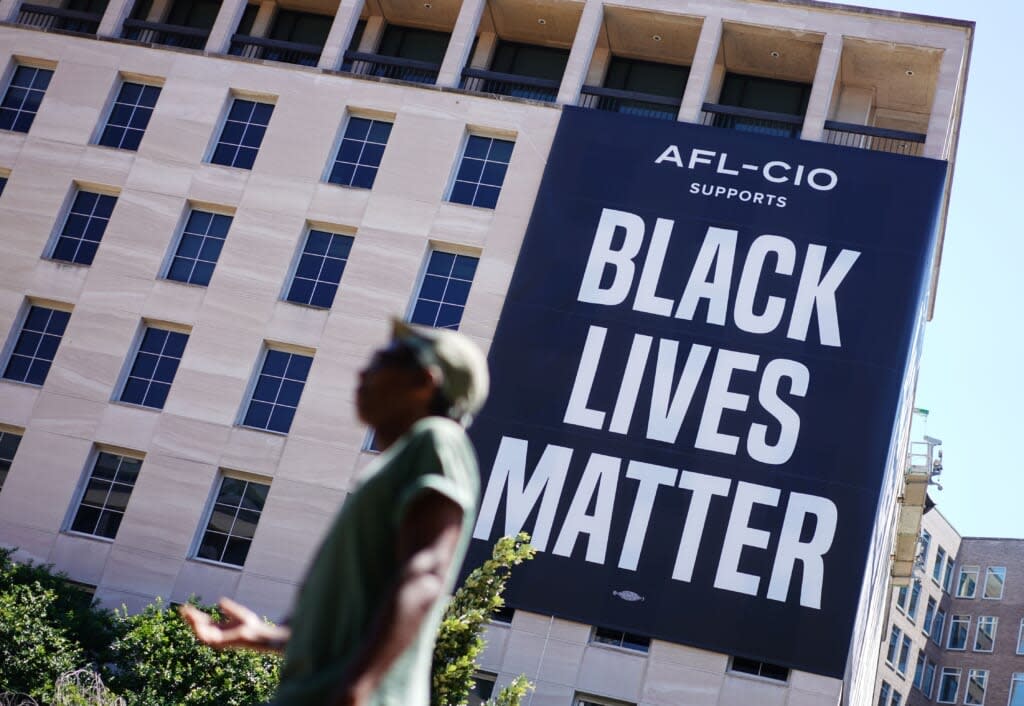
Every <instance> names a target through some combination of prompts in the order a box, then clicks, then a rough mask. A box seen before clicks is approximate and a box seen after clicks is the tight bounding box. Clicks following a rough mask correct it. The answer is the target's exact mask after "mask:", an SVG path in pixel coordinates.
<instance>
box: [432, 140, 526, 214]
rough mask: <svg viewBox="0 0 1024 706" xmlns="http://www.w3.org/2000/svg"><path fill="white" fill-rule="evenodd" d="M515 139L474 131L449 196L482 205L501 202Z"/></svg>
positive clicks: (487, 205)
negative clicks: (474, 133) (502, 188)
mask: <svg viewBox="0 0 1024 706" xmlns="http://www.w3.org/2000/svg"><path fill="white" fill-rule="evenodd" d="M513 147H515V142H512V141H511V140H499V139H498V138H496V137H481V136H480V135H470V136H469V139H468V140H467V141H466V149H465V151H464V152H463V153H462V161H461V162H460V163H459V171H458V173H457V174H456V175H455V183H454V184H453V185H452V192H451V195H450V196H449V198H448V200H449V201H452V202H454V203H464V204H467V205H469V206H479V207H480V208H494V207H495V206H496V205H497V204H498V196H499V195H500V194H501V186H502V184H503V183H504V182H505V173H506V172H507V171H508V163H509V161H510V160H511V159H512V148H513Z"/></svg>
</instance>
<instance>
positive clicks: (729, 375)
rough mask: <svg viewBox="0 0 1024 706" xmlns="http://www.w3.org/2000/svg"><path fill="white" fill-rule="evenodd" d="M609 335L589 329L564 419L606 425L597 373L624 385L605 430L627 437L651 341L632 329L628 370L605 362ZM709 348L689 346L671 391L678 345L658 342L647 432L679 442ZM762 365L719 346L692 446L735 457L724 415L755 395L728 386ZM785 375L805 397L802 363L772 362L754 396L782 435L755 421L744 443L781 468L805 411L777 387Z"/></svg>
mask: <svg viewBox="0 0 1024 706" xmlns="http://www.w3.org/2000/svg"><path fill="white" fill-rule="evenodd" d="M607 333H608V330H607V329H605V328H603V327H601V326H591V327H590V329H589V331H588V332H587V341H586V343H585V344H584V347H583V356H582V358H581V360H580V367H579V369H578V370H577V372H576V380H575V382H574V383H573V388H572V392H571V394H570V395H569V404H568V405H567V407H566V410H565V414H564V416H563V418H562V421H563V422H565V423H567V424H573V425H575V426H583V427H588V428H590V429H603V428H604V420H605V418H606V416H607V415H606V413H605V412H603V411H601V410H599V409H593V408H591V407H589V406H588V405H589V404H590V396H591V391H592V389H593V387H594V384H595V382H596V380H597V379H598V378H599V377H601V378H604V379H613V380H617V381H620V382H621V385H620V387H619V393H618V397H617V400H616V402H615V410H614V412H613V414H612V422H611V425H610V426H609V427H608V431H611V432H614V433H617V434H626V433H628V432H629V429H630V425H631V423H632V420H633V415H634V413H635V411H636V407H637V400H638V398H639V397H640V393H641V391H642V390H643V372H644V369H645V368H646V362H647V359H648V358H649V357H650V350H651V346H652V342H653V339H652V338H651V337H650V336H645V335H643V334H639V333H638V334H634V336H633V344H632V346H631V348H630V353H629V358H628V359H627V361H626V369H625V371H623V370H622V369H620V368H618V367H610V366H613V365H614V361H613V362H612V363H610V364H605V365H604V366H602V362H603V361H602V354H603V353H604V346H605V339H606V337H607ZM711 350H712V349H711V348H709V347H708V346H703V345H700V344H693V345H691V346H690V350H689V352H688V353H687V355H686V360H685V362H684V363H683V371H682V373H681V375H680V376H679V381H678V383H677V384H676V386H675V389H674V390H673V386H672V381H673V380H674V379H675V377H676V369H677V367H678V351H679V342H678V341H673V340H672V339H669V338H663V339H659V341H658V355H657V360H656V361H655V364H654V365H655V371H654V380H653V382H650V383H648V384H649V385H651V388H650V390H649V392H648V393H647V395H646V399H648V400H649V405H648V409H647V425H646V431H645V435H646V437H647V438H648V439H652V440H656V441H663V442H666V443H670V444H675V443H677V441H678V437H679V433H680V431H681V429H682V425H683V419H684V418H685V416H686V413H687V411H688V410H689V408H690V404H691V402H692V401H693V397H694V394H695V392H696V389H697V385H698V383H699V382H700V379H701V378H702V377H703V375H704V373H705V371H706V370H707V368H708V361H709V359H710V357H711ZM758 370H761V357H760V356H758V355H754V354H753V353H741V352H738V351H730V350H727V349H724V348H720V349H718V351H717V353H716V354H715V359H714V364H713V365H712V366H711V371H710V376H711V377H710V384H709V389H708V394H707V396H706V397H705V399H704V402H703V404H704V407H703V410H702V412H701V417H700V424H699V425H698V427H697V437H696V440H695V441H694V447H695V448H698V449H703V450H705V451H715V452H717V453H722V454H728V455H731V456H735V455H736V453H737V450H738V448H739V442H740V437H738V436H734V435H730V434H724V433H722V432H721V431H720V426H721V421H722V415H723V413H724V412H725V411H726V410H733V411H735V412H745V411H746V410H747V407H748V403H749V400H750V395H748V394H743V393H740V392H736V391H734V390H733V389H731V387H730V385H731V383H732V381H733V380H734V379H735V378H736V377H737V375H736V373H737V371H739V372H741V373H757V371H758ZM784 379H786V380H789V394H790V396H792V397H805V396H806V395H807V387H808V385H809V381H810V372H809V371H808V370H807V368H806V366H804V365H803V363H799V362H797V361H795V360H787V359H785V358H777V359H773V360H769V361H767V363H765V365H764V370H763V371H762V372H761V381H760V384H759V385H758V388H757V401H758V403H759V404H760V405H761V407H762V408H763V409H764V410H765V411H766V412H767V413H768V414H769V415H770V416H771V417H772V418H773V419H774V420H775V422H776V423H777V424H778V429H779V439H778V441H776V442H775V443H774V444H769V443H768V427H767V425H765V424H763V423H759V422H751V424H750V427H749V433H748V435H747V441H746V449H747V453H749V454H750V456H751V458H753V459H754V460H757V461H760V462H761V463H766V464H770V465H776V466H777V465H781V464H783V463H785V462H786V461H788V460H789V458H790V456H792V454H793V451H794V449H795V448H796V442H797V437H798V436H799V433H800V416H799V415H798V414H797V413H796V412H795V411H794V410H793V409H792V407H790V406H789V405H788V404H786V403H785V402H784V401H783V400H782V398H781V397H780V393H779V388H780V387H781V386H782V381H783V380H784ZM670 395H671V396H670Z"/></svg>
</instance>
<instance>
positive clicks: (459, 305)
mask: <svg viewBox="0 0 1024 706" xmlns="http://www.w3.org/2000/svg"><path fill="white" fill-rule="evenodd" d="M478 262H479V259H478V258H475V257H470V256H469V255H456V254H454V253H448V252H442V251H440V250H434V251H433V252H431V253H430V260H429V261H428V262H427V271H426V273H425V274H424V275H423V282H422V283H421V284H420V291H419V294H418V295H417V297H416V304H415V306H414V307H413V311H412V316H411V317H410V321H411V322H412V323H414V324H423V325H425V326H434V327H437V328H450V329H457V328H459V323H460V322H461V321H462V312H463V311H464V310H465V308H466V300H467V299H468V298H469V288H470V287H471V286H472V284H473V276H474V275H475V274H476V267H477V263H478Z"/></svg>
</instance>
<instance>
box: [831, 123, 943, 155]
mask: <svg viewBox="0 0 1024 706" xmlns="http://www.w3.org/2000/svg"><path fill="white" fill-rule="evenodd" d="M925 138H926V136H925V135H923V134H921V133H917V132H905V131H903V130H888V129H886V128H880V127H873V126H871V125H855V124H853V123H841V122H837V121H835V120H826V121H825V139H824V141H825V142H827V143H829V144H830V145H845V146H846V147H859V148H860V149H864V150H876V151H878V152H892V153H893V154H908V155H913V156H914V157H920V156H921V155H922V154H923V153H924V143H925Z"/></svg>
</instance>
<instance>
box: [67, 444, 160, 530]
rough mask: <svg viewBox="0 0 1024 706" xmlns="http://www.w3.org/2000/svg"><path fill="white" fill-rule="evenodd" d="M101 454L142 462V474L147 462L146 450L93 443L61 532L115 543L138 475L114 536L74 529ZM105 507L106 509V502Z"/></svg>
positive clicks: (140, 472) (140, 468) (140, 466)
mask: <svg viewBox="0 0 1024 706" xmlns="http://www.w3.org/2000/svg"><path fill="white" fill-rule="evenodd" d="M100 454H109V455H111V456H116V457H118V458H122V459H124V458H128V459H132V460H135V461H138V462H139V464H140V465H139V474H140V475H141V474H142V466H144V465H145V463H146V453H145V452H144V451H138V450H136V449H126V448H122V447H117V446H107V445H103V444H93V447H92V448H91V449H90V450H89V454H88V456H87V457H86V461H85V467H84V469H83V470H82V472H81V473H80V475H79V479H78V484H77V485H76V486H75V492H74V494H73V495H72V496H71V503H70V505H69V506H68V509H67V512H66V513H65V515H64V521H63V522H62V523H61V532H62V533H63V534H67V535H69V536H72V537H84V538H85V539H92V540H96V541H99V542H105V543H107V544H113V543H114V542H115V541H117V533H118V532H119V531H120V529H121V524H122V523H123V522H124V517H125V515H127V514H128V506H129V504H130V503H131V496H132V493H134V491H135V486H136V484H137V483H138V477H137V476H136V479H135V482H133V483H132V492H130V493H129V494H128V499H127V500H125V505H124V510H122V511H121V520H120V521H119V522H118V526H117V531H115V532H114V536H113V537H106V536H103V535H99V534H91V533H88V532H82V531H81V530H76V529H72V526H73V525H74V523H75V519H76V518H77V517H78V511H79V510H80V509H81V506H82V502H83V501H84V500H85V494H86V492H87V491H88V489H89V481H90V480H92V476H93V473H94V472H95V471H96V464H97V463H98V462H99V459H100ZM111 484H113V481H111ZM103 507H104V509H106V505H105V504H104V506H103Z"/></svg>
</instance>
